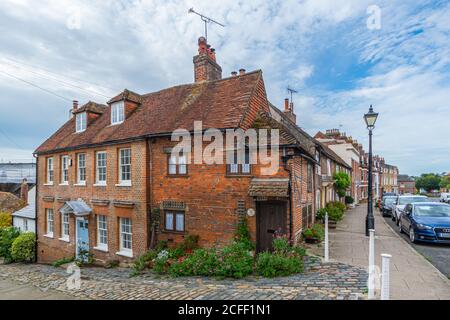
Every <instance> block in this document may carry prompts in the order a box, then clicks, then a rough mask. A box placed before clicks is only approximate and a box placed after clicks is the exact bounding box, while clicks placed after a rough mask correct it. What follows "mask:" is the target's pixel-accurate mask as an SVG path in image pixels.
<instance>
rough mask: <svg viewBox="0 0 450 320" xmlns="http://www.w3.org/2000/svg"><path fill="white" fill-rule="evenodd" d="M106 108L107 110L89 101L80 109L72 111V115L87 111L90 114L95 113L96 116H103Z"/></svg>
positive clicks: (103, 106)
mask: <svg viewBox="0 0 450 320" xmlns="http://www.w3.org/2000/svg"><path fill="white" fill-rule="evenodd" d="M106 108H107V106H105V105H104V104H99V103H96V102H92V101H89V102H88V103H86V104H85V105H82V106H81V107H80V108H78V109H77V110H75V111H73V113H74V114H75V113H80V112H85V111H87V112H92V113H96V114H103V113H104V112H105V111H106Z"/></svg>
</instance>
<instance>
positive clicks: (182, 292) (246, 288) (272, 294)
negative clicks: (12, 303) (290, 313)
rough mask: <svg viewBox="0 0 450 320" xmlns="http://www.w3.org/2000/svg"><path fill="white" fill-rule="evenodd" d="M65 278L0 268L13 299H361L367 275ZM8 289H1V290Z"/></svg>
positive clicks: (336, 268)
mask: <svg viewBox="0 0 450 320" xmlns="http://www.w3.org/2000/svg"><path fill="white" fill-rule="evenodd" d="M69 276H70V275H69V274H68V273H66V270H65V269H64V268H54V267H52V266H47V265H38V264H32V265H21V264H10V265H0V280H2V281H8V282H14V283H15V284H17V286H20V288H21V290H22V291H21V292H23V293H22V294H21V295H20V296H18V297H17V298H18V299H37V297H36V294H35V293H34V294H33V295H27V294H26V290H24V289H23V285H24V284H25V285H28V286H30V290H31V288H32V289H33V290H34V291H35V289H36V288H38V289H40V290H41V291H42V294H43V295H51V298H58V294H60V295H61V296H60V297H59V298H61V299H66V298H68V297H70V298H73V299H94V300H97V299H107V300H109V299H110V300H117V299H130V300H141V299H170V300H178V299H187V300H191V299H193V300H210V299H221V300H222V299H223V300H228V299H250V300H252V299H263V300H266V299H270V300H281V299H283V300H288V299H297V300H302V299H309V300H324V299H338V300H347V299H365V292H366V281H367V276H366V272H365V271H364V270H363V269H362V268H358V267H352V266H349V265H345V264H340V263H329V264H321V263H318V262H315V263H308V264H307V270H306V272H305V273H304V274H299V275H295V276H290V277H284V278H275V279H266V278H256V277H250V278H246V279H245V280H215V279H207V278H200V277H193V278H176V279H174V278H168V277H159V276H156V275H154V274H151V273H146V274H143V275H141V276H138V277H134V278H130V277H129V270H128V269H121V268H117V269H103V268H82V269H81V288H80V289H76V290H69V289H68V287H67V285H66V281H67V279H68V277H69ZM10 290H11V288H4V286H2V287H0V299H1V298H2V297H3V296H4V294H3V292H6V291H10Z"/></svg>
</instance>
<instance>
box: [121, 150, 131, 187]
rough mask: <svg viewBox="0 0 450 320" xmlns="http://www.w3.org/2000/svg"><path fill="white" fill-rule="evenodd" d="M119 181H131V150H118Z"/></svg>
mask: <svg viewBox="0 0 450 320" xmlns="http://www.w3.org/2000/svg"><path fill="white" fill-rule="evenodd" d="M120 180H121V181H130V180H131V149H122V150H120Z"/></svg>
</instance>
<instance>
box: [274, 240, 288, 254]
mask: <svg viewBox="0 0 450 320" xmlns="http://www.w3.org/2000/svg"><path fill="white" fill-rule="evenodd" d="M272 243H273V249H274V251H275V252H277V253H282V254H285V253H288V252H289V251H290V250H291V249H292V247H291V246H290V245H289V240H288V239H287V238H286V237H278V238H275V239H273V241H272Z"/></svg>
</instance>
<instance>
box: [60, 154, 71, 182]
mask: <svg viewBox="0 0 450 320" xmlns="http://www.w3.org/2000/svg"><path fill="white" fill-rule="evenodd" d="M61 184H63V185H64V184H69V156H61Z"/></svg>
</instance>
